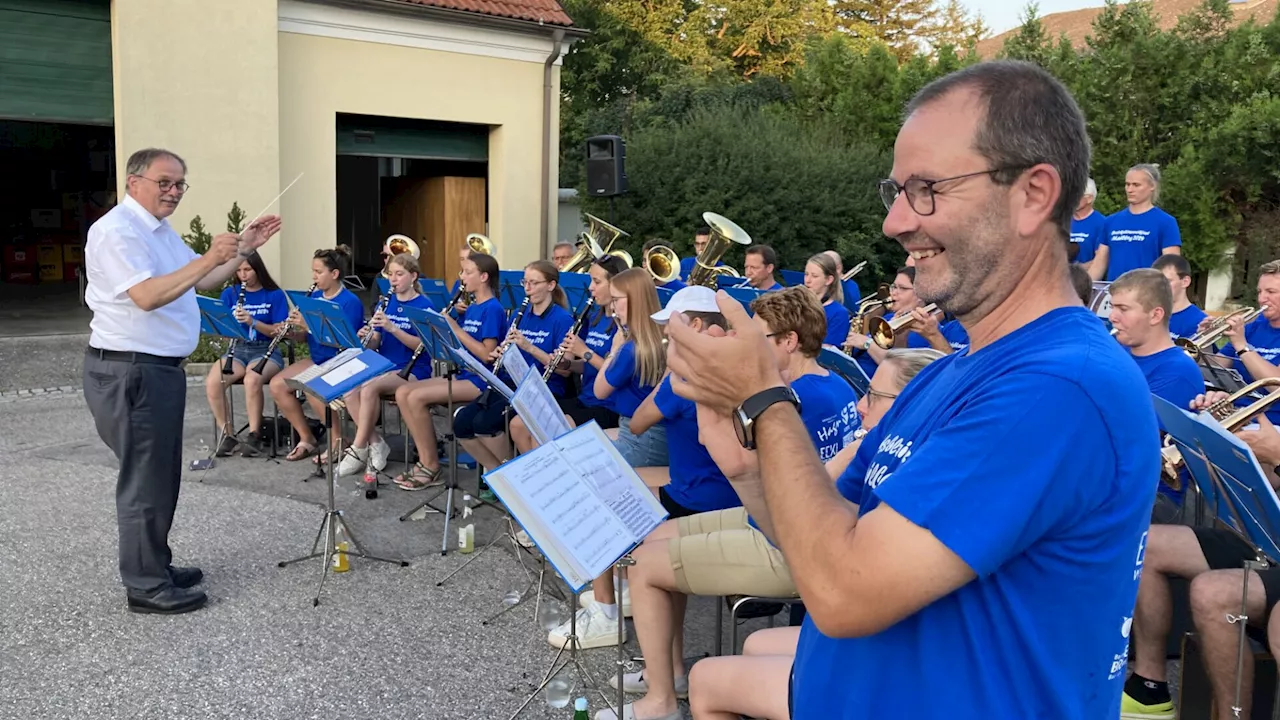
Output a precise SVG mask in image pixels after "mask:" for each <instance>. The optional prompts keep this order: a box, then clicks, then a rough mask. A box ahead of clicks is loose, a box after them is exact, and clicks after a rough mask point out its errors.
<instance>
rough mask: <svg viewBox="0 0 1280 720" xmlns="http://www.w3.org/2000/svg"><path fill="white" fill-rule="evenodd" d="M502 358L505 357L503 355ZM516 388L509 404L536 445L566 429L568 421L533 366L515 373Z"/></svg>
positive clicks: (557, 435) (543, 443)
mask: <svg viewBox="0 0 1280 720" xmlns="http://www.w3.org/2000/svg"><path fill="white" fill-rule="evenodd" d="M503 360H504V361H505V360H506V358H503ZM519 377H520V378H522V379H521V380H520V385H519V389H517V390H516V394H515V395H513V396H512V398H511V406H512V407H513V408H515V410H516V414H518V415H519V416H520V419H521V420H524V425H525V427H526V428H528V429H529V433H530V434H532V435H533V439H534V440H537V441H538V444H539V445H546V444H547V443H549V442H551V440H552V439H553V438H558V437H560V436H561V435H564V434H565V433H567V432H569V422H568V421H567V420H565V419H564V412H562V411H561V410H560V406H559V405H557V404H556V399H555V397H554V396H552V395H551V388H549V387H547V384H546V383H545V382H543V380H542V375H540V374H539V373H538V369H537V368H535V367H529V366H527V365H526V367H525V372H524V375H521V376H519Z"/></svg>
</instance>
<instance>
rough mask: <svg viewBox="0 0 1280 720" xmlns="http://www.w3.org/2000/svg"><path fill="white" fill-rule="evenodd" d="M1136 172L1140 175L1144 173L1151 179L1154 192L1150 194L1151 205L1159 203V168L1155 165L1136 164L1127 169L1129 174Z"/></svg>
mask: <svg viewBox="0 0 1280 720" xmlns="http://www.w3.org/2000/svg"><path fill="white" fill-rule="evenodd" d="M1134 170H1137V171H1138V172H1140V173H1146V174H1147V177H1149V178H1151V184H1152V185H1154V186H1155V190H1153V191H1152V193H1151V204H1152V205H1155V204H1157V203H1159V202H1160V166H1159V165H1156V164H1155V163H1138V164H1137V165H1134V166H1133V167H1131V168H1129V172H1133V171H1134Z"/></svg>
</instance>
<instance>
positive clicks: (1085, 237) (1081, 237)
mask: <svg viewBox="0 0 1280 720" xmlns="http://www.w3.org/2000/svg"><path fill="white" fill-rule="evenodd" d="M1106 221H1107V216H1106V215H1103V214H1102V213H1100V212H1098V211H1097V210H1094V211H1093V212H1091V213H1089V215H1088V216H1087V217H1085V219H1083V220H1076V219H1075V218H1071V242H1073V243H1075V245H1076V247H1078V248H1079V249H1080V252H1079V254H1077V255H1076V260H1075V261H1076V262H1078V263H1087V262H1089V261H1090V260H1092V259H1093V255H1094V253H1096V252H1097V250H1098V241H1099V240H1100V239H1101V238H1102V228H1103V226H1104V225H1105V224H1106Z"/></svg>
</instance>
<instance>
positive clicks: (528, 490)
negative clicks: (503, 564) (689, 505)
mask: <svg viewBox="0 0 1280 720" xmlns="http://www.w3.org/2000/svg"><path fill="white" fill-rule="evenodd" d="M484 478H485V481H486V482H488V483H489V487H490V488H492V489H493V491H494V492H495V493H496V494H497V495H498V497H499V498H500V499H501V500H502V502H503V504H504V505H506V506H507V509H508V510H510V511H511V514H512V515H513V516H514V517H515V519H516V521H517V522H519V523H520V525H521V527H523V528H524V529H525V532H527V533H529V537H530V538H532V539H533V541H534V543H536V544H537V546H538V549H539V550H541V551H542V554H543V556H545V557H546V558H547V560H549V561H551V564H552V566H553V567H554V568H555V570H556V573H558V574H559V575H560V577H562V578H564V581H565V582H566V583H567V584H568V585H569V586H570V587H571V588H573V592H574V593H577V592H578V591H580V590H581V589H582V588H583V587H585V586H586V584H587V583H589V582H591V580H592V579H593V578H596V577H598V576H600V575H601V574H603V573H604V572H605V571H606V570H608V569H609V568H610V567H611V566H612V565H613V564H614V563H616V562H617V561H618V559H619V558H621V557H622V556H623V555H625V554H627V553H628V552H629V551H630V550H631V548H632V547H634V546H635V545H637V544H638V543H639V542H640V541H641V540H643V539H644V538H645V536H647V535H648V534H649V533H651V532H653V530H654V528H656V527H658V525H659V524H660V523H661V522H662V521H663V520H665V519H666V517H667V512H666V511H665V510H664V509H663V508H662V504H661V503H659V502H658V498H657V497H656V496H654V494H653V493H652V492H651V491H650V490H649V488H647V487H646V486H645V484H644V481H643V480H641V479H640V476H639V475H637V474H636V471H635V470H634V469H633V468H632V467H631V466H630V465H628V464H627V462H626V461H625V460H623V459H622V455H621V454H620V453H619V452H618V451H617V449H616V448H614V446H613V442H612V441H610V440H609V438H608V436H606V435H605V434H604V431H603V430H601V429H600V426H599V425H597V424H596V423H595V422H591V423H589V424H587V425H583V426H582V427H579V428H577V429H575V430H572V431H570V432H569V433H567V434H565V435H561V436H560V437H558V438H556V439H555V440H553V441H551V442H549V443H546V444H545V445H542V446H541V447H539V448H538V449H536V450H534V451H533V452H530V453H526V454H524V455H521V456H520V457H518V458H516V459H515V460H512V461H511V462H509V463H507V464H505V465H503V466H501V467H499V468H498V469H496V470H494V471H492V472H490V473H486V474H485V476H484Z"/></svg>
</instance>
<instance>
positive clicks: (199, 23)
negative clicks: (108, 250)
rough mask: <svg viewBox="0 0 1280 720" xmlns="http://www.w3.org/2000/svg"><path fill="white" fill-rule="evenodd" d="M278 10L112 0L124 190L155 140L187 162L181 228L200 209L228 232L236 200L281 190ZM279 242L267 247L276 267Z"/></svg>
mask: <svg viewBox="0 0 1280 720" xmlns="http://www.w3.org/2000/svg"><path fill="white" fill-rule="evenodd" d="M276 16H277V8H276V2H275V0H218V2H217V11H216V12H214V11H213V10H212V9H211V6H210V5H209V4H208V3H207V2H203V1H202V0H113V2H112V3H111V34H112V53H111V54H112V64H113V74H114V82H115V117H116V120H115V131H116V167H117V168H119V172H118V175H119V183H118V185H119V187H118V191H119V192H120V193H121V195H122V196H123V193H124V182H125V179H126V176H125V172H124V171H125V162H126V161H127V159H128V157H129V155H130V153H132V152H133V151H135V150H138V149H140V148H144V147H153V146H159V147H164V148H167V149H169V150H172V151H173V152H176V153H178V154H179V155H181V156H182V157H183V159H184V160H186V161H187V168H188V172H187V182H189V183H190V184H191V190H189V191H188V192H187V195H186V197H185V198H183V200H182V204H181V205H180V206H179V207H178V210H177V212H176V213H174V215H173V217H172V218H171V219H170V222H171V223H172V224H173V225H174V227H175V228H177V229H178V231H179V232H186V231H187V229H188V224H189V222H190V220H191V218H192V217H193V216H195V215H197V214H198V215H200V216H202V219H203V220H204V223H205V227H207V228H208V229H209V230H210V231H211V232H213V233H214V234H217V233H219V232H223V231H224V230H225V229H226V214H227V211H228V210H230V209H231V204H232V202H239V203H240V207H241V209H243V210H244V211H245V212H246V213H249V214H250V215H251V216H252V214H255V213H257V212H258V211H259V210H261V209H262V207H263V206H264V205H266V204H267V203H268V202H269V201H270V200H271V198H273V197H275V195H276V193H278V192H279V191H280V190H281V189H283V185H282V183H281V180H280V122H279V108H280V103H279V95H278V89H277V88H278V77H279V73H278V68H277V49H276V38H277V36H278V33H277V30H276V23H277V18H276ZM295 174H296V173H295ZM290 179H292V177H291V178H290ZM284 183H288V180H285V181H284ZM291 192H292V191H291ZM273 245H274V247H273ZM273 245H268V246H267V247H266V248H264V249H263V252H262V254H263V258H264V260H266V261H267V264H268V266H270V267H271V269H273V270H274V269H276V267H277V263H278V260H279V252H280V249H281V246H280V245H278V244H274V243H273Z"/></svg>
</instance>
